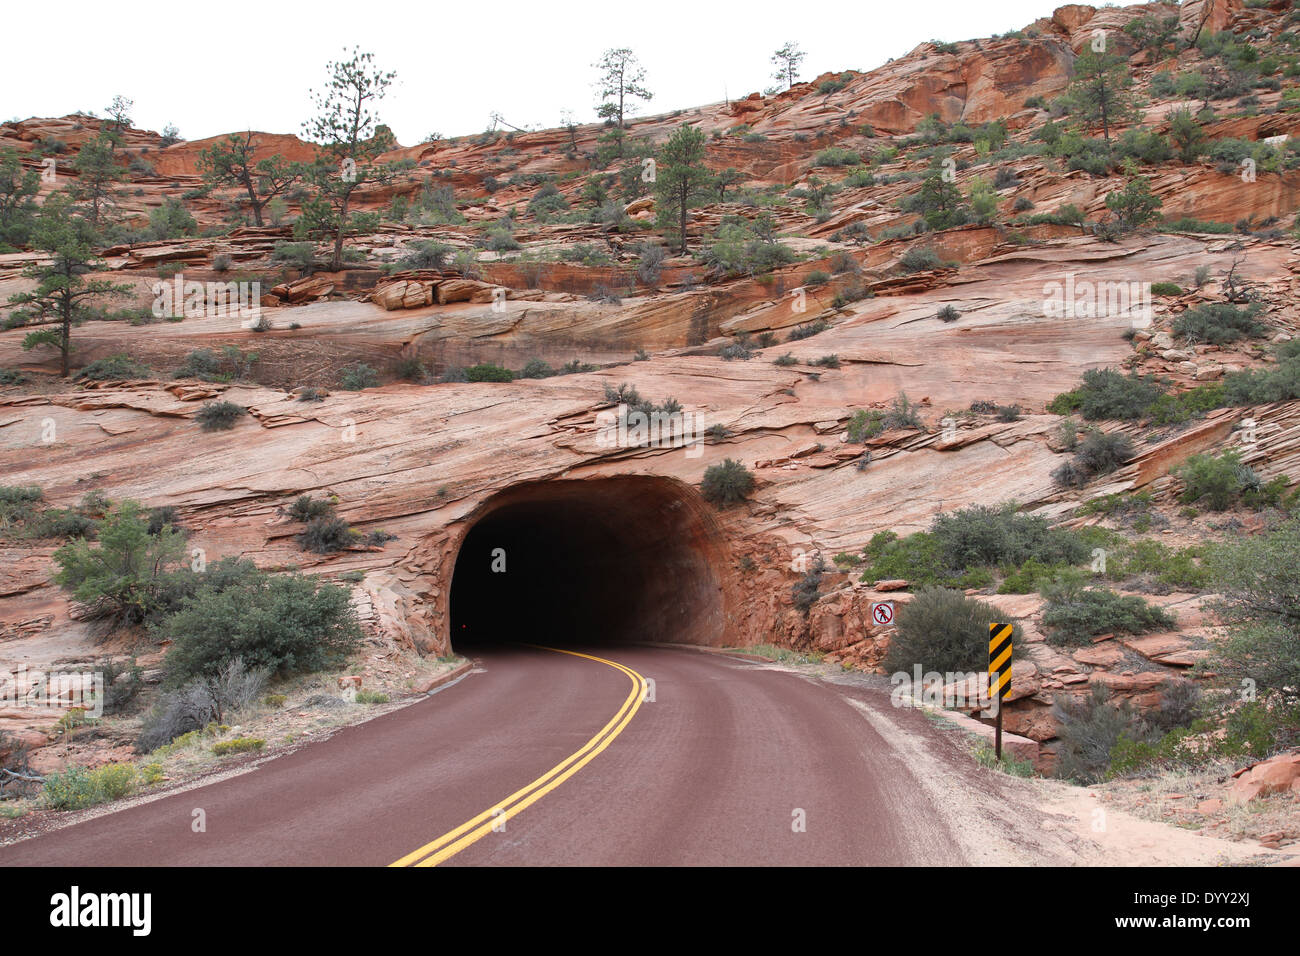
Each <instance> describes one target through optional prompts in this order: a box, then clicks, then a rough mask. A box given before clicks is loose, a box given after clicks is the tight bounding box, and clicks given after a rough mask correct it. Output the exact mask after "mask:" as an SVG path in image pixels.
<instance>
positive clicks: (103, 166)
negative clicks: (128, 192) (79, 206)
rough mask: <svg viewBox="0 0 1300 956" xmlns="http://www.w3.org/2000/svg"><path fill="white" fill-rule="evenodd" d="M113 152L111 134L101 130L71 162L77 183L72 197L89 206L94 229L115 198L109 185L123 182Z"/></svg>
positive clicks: (111, 186)
mask: <svg viewBox="0 0 1300 956" xmlns="http://www.w3.org/2000/svg"><path fill="white" fill-rule="evenodd" d="M114 149H115V146H114V140H113V134H112V133H110V132H108V131H106V130H105V131H102V132H100V134H99V135H98V136H96V137H95V138H94V139H92V140H88V141H87V142H86V143H85V145H83V146H82V147H81V149H80V150H79V151H78V152H77V158H76V159H74V160H73V161H72V168H73V169H74V170H76V172H77V183H76V185H75V186H73V187H72V194H73V197H74V198H75V199H76V200H77V201H78V202H81V203H83V204H88V205H89V207H90V208H89V216H90V221H91V223H93V224H94V225H95V226H96V227H98V226H99V224H100V219H101V218H102V217H103V216H104V215H105V213H106V212H107V210H108V208H109V207H110V206H111V205H112V204H113V197H114V196H115V195H116V191H115V190H114V189H113V185H114V184H115V183H120V182H121V181H122V180H123V179H125V176H124V174H123V172H122V168H121V167H120V166H118V164H117V157H116V156H115V155H114Z"/></svg>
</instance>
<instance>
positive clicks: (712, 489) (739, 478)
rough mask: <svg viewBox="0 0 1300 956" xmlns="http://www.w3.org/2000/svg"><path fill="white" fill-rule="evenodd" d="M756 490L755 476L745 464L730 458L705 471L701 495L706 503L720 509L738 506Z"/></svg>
mask: <svg viewBox="0 0 1300 956" xmlns="http://www.w3.org/2000/svg"><path fill="white" fill-rule="evenodd" d="M753 490H754V476H753V474H752V473H751V472H750V471H749V469H748V468H746V467H745V466H744V465H743V464H741V463H740V462H738V461H735V460H734V459H731V458H728V459H726V460H725V461H723V462H722V463H721V464H718V465H710V466H709V467H708V468H706V469H705V470H704V481H703V482H702V483H701V485H700V493H701V494H702V495H703V496H704V500H705V501H709V502H712V503H713V504H716V505H719V506H720V507H726V506H728V505H732V504H736V503H737V502H740V501H743V500H745V499H746V498H748V497H749V495H750V494H751V493H752V492H753Z"/></svg>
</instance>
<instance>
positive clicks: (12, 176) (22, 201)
mask: <svg viewBox="0 0 1300 956" xmlns="http://www.w3.org/2000/svg"><path fill="white" fill-rule="evenodd" d="M40 189H41V174H40V172H39V171H38V170H35V169H27V170H24V169H23V164H22V160H21V159H19V158H18V152H17V150H15V149H12V148H5V149H3V150H0V246H5V245H9V246H24V245H26V244H27V240H28V237H30V235H31V231H32V223H33V221H34V217H35V214H36V209H37V207H36V200H35V196H36V194H37V193H38V192H40Z"/></svg>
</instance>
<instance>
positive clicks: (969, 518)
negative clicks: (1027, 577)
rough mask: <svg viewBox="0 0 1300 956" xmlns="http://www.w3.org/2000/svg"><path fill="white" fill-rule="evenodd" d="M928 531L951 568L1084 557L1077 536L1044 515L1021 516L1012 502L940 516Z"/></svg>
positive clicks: (1071, 561) (1066, 561) (1085, 553)
mask: <svg viewBox="0 0 1300 956" xmlns="http://www.w3.org/2000/svg"><path fill="white" fill-rule="evenodd" d="M930 533H931V534H933V535H934V537H935V539H936V540H937V542H938V544H939V550H940V554H941V555H942V559H943V561H944V564H945V565H946V566H947V567H949V568H953V569H962V568H969V567H974V566H978V565H992V566H998V565H1008V566H1018V565H1021V564H1023V563H1024V562H1026V561H1028V560H1029V559H1031V558H1036V559H1037V560H1039V561H1042V562H1044V563H1046V564H1058V563H1064V564H1075V563H1077V562H1079V561H1083V560H1084V559H1085V558H1087V557H1088V555H1089V549H1088V547H1087V545H1085V544H1084V543H1083V542H1082V541H1081V540H1080V539H1079V538H1078V536H1077V535H1075V534H1073V533H1072V532H1070V531H1068V530H1066V529H1063V528H1053V527H1051V526H1050V525H1049V524H1048V522H1047V519H1046V518H1043V517H1040V516H1038V515H1027V514H1022V513H1021V512H1019V511H1018V510H1017V509H1016V505H1015V503H1014V502H1006V503H1004V504H1002V505H1000V506H997V507H990V506H988V505H974V506H972V507H969V508H962V509H960V510H958V511H951V512H947V513H944V514H940V515H938V516H936V517H935V519H934V522H933V524H931V526H930Z"/></svg>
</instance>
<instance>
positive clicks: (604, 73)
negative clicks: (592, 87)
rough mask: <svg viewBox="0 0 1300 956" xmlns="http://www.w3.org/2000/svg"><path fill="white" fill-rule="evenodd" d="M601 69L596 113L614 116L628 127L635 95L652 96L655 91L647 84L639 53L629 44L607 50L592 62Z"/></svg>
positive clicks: (637, 97) (646, 97) (637, 96)
mask: <svg viewBox="0 0 1300 956" xmlns="http://www.w3.org/2000/svg"><path fill="white" fill-rule="evenodd" d="M592 65H593V66H594V67H595V68H596V69H598V70H600V78H599V79H597V80H596V93H597V94H598V95H599V97H600V102H599V103H598V104H597V106H596V115H597V116H599V117H600V118H601V119H613V120H615V121H616V125H617V126H618V128H619V129H623V128H624V127H625V125H626V124H625V123H624V118H625V117H626V116H627V115H628V114H629V113H631V112H633V103H632V102H631V101H632V100H634V99H640V100H650V99H651V98H652V97H653V96H654V94H653V93H651V92H650V91H649V90H648V89H646V87H645V70H644V69H643V68H642V66H641V63H640V61H639V60H637V58H636V54H635V53H633V52H632V51H631V50H629V49H627V48H626V47H619V48H618V49H613V50H606V51H605V55H604V56H602V57H601V58H600V60H599V62H597V63H594V64H592Z"/></svg>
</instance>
